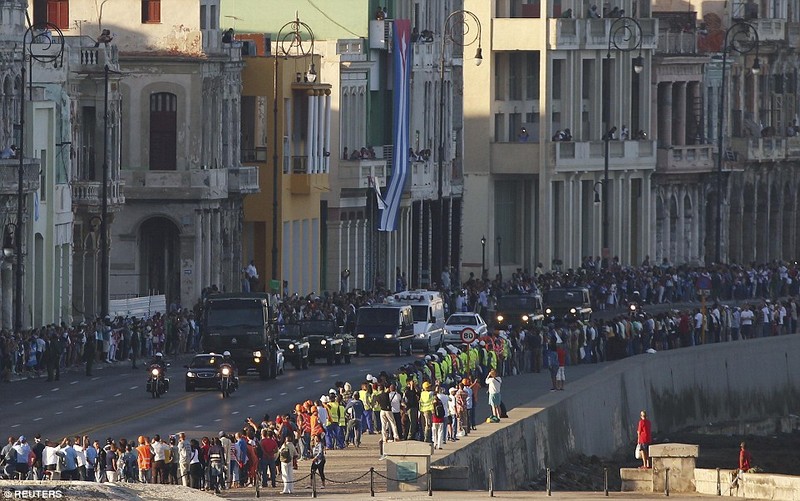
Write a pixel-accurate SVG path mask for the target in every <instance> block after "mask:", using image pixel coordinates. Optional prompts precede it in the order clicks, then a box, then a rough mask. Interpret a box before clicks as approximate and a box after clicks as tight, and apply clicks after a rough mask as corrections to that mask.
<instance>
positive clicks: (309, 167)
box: [306, 91, 317, 174]
mask: <svg viewBox="0 0 800 501" xmlns="http://www.w3.org/2000/svg"><path fill="white" fill-rule="evenodd" d="M310 92H311V94H310V95H309V96H308V126H307V129H306V174H310V173H312V172H314V171H315V169H316V160H315V158H314V142H315V140H316V137H315V135H314V132H315V130H316V129H315V127H314V126H315V124H316V121H315V120H314V118H315V117H316V103H317V101H316V99H315V97H314V95H313V92H314V91H310Z"/></svg>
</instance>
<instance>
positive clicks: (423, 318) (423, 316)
mask: <svg viewBox="0 0 800 501" xmlns="http://www.w3.org/2000/svg"><path fill="white" fill-rule="evenodd" d="M411 312H412V313H413V315H414V321H415V322H427V321H428V306H427V305H424V304H415V305H412V306H411Z"/></svg>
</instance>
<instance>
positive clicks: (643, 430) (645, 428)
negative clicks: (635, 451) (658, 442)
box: [636, 419, 653, 444]
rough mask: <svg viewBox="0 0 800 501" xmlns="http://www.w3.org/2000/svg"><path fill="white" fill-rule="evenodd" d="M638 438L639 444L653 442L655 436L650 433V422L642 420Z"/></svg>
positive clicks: (637, 434)
mask: <svg viewBox="0 0 800 501" xmlns="http://www.w3.org/2000/svg"><path fill="white" fill-rule="evenodd" d="M636 437H637V442H636V443H638V444H649V443H650V442H652V441H653V436H652V434H651V431H650V420H649V419H640V420H639V428H638V429H637V430H636Z"/></svg>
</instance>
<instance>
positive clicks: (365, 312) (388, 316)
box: [358, 308, 399, 327]
mask: <svg viewBox="0 0 800 501" xmlns="http://www.w3.org/2000/svg"><path fill="white" fill-rule="evenodd" d="M397 311H398V310H397V309H395V308H361V309H360V310H358V323H359V324H360V325H374V326H381V327H383V326H385V327H397V324H398V318H399V317H398V315H397Z"/></svg>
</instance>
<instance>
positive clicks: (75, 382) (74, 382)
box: [70, 381, 78, 384]
mask: <svg viewBox="0 0 800 501" xmlns="http://www.w3.org/2000/svg"><path fill="white" fill-rule="evenodd" d="M70 384H78V382H77V381H73V382H71V383H70Z"/></svg>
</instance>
